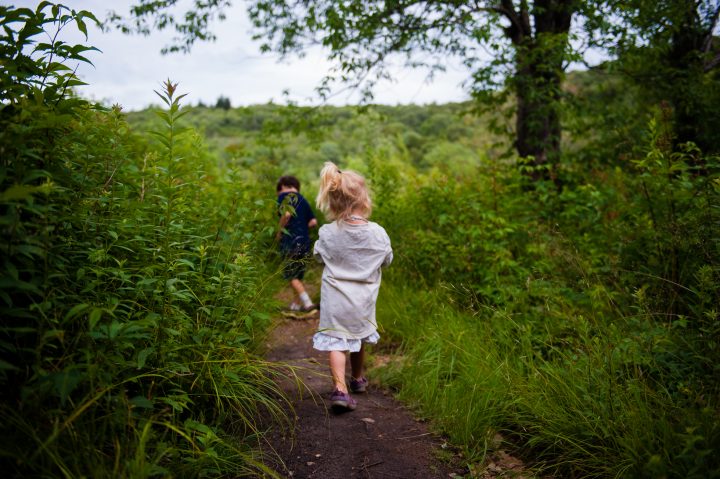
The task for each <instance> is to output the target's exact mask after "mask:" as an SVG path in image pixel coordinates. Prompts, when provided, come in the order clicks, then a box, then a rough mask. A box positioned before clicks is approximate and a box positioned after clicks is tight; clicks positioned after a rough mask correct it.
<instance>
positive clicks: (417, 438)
mask: <svg viewBox="0 0 720 479" xmlns="http://www.w3.org/2000/svg"><path fill="white" fill-rule="evenodd" d="M277 322H278V324H277V327H276V328H275V330H274V331H273V333H272V335H271V337H270V338H269V341H268V352H267V354H266V357H267V359H269V360H271V361H283V362H286V363H288V364H290V365H292V366H296V367H298V368H300V369H299V370H298V371H299V374H298V375H299V376H300V377H301V378H302V380H303V381H304V382H305V384H306V385H307V388H308V389H307V390H303V391H301V392H299V391H298V388H297V385H296V384H295V383H294V382H292V381H290V380H287V381H285V382H284V383H283V384H281V386H282V387H283V389H284V390H285V391H286V392H287V393H288V395H289V396H290V397H291V398H292V399H293V407H294V409H295V411H294V412H295V416H296V424H295V428H294V430H293V431H287V430H285V431H283V430H278V428H275V429H274V430H272V431H270V434H269V444H270V445H271V446H272V448H273V449H274V450H275V451H276V452H277V453H278V455H279V456H280V458H282V461H283V463H284V464H278V465H276V470H277V471H278V472H279V473H280V474H281V475H282V476H284V477H294V478H315V479H344V478H364V479H367V478H379V479H380V478H391V479H397V478H403V479H414V478H441V477H442V478H448V477H458V476H460V477H461V476H462V475H463V471H462V470H459V469H457V468H453V467H451V466H450V465H448V464H447V463H446V462H443V461H441V460H440V459H439V457H438V456H439V454H441V453H443V452H446V451H444V450H443V449H442V447H441V445H442V444H443V441H442V439H441V438H438V437H436V436H434V435H433V434H431V433H430V432H428V429H427V427H426V425H425V424H423V423H421V422H418V421H416V420H415V419H414V418H413V416H412V415H411V414H410V413H409V412H408V411H407V410H405V409H403V407H402V406H401V405H400V404H399V403H398V402H397V401H395V400H394V399H393V398H392V397H391V396H390V395H389V394H387V393H386V392H384V391H382V390H379V389H378V388H377V387H374V385H373V381H372V376H370V387H369V388H368V392H367V393H366V394H356V395H355V396H354V397H355V398H356V399H357V401H358V407H357V409H356V410H355V411H352V412H346V413H342V414H336V413H334V412H332V410H330V409H329V407H328V403H329V402H328V396H329V395H330V392H331V390H332V384H331V381H330V377H329V371H328V367H327V357H326V355H325V354H324V353H319V352H317V351H315V350H314V349H312V335H313V334H314V333H315V331H317V323H318V319H317V317H315V318H311V319H305V320H291V319H278V320H277ZM348 363H349V361H348ZM348 375H349V370H348ZM446 455H450V454H447V453H446Z"/></svg>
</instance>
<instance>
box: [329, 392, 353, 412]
mask: <svg viewBox="0 0 720 479" xmlns="http://www.w3.org/2000/svg"><path fill="white" fill-rule="evenodd" d="M330 405H331V406H332V407H333V408H335V409H346V410H348V411H354V410H355V408H356V407H357V401H356V400H354V399H353V398H351V397H350V395H349V394H346V393H344V392H342V391H340V390H339V389H336V390H334V391H333V392H332V394H331V395H330Z"/></svg>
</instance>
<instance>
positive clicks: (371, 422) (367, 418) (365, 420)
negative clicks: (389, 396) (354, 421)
mask: <svg viewBox="0 0 720 479" xmlns="http://www.w3.org/2000/svg"><path fill="white" fill-rule="evenodd" d="M360 420H361V421H363V422H366V423H368V424H375V419H372V418H369V417H364V418H362V419H360Z"/></svg>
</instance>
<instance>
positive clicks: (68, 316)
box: [63, 303, 90, 321]
mask: <svg viewBox="0 0 720 479" xmlns="http://www.w3.org/2000/svg"><path fill="white" fill-rule="evenodd" d="M89 307H90V305H89V304H87V303H80V304H76V305H75V306H73V307H72V308H70V311H68V312H67V313H66V314H65V317H64V318H63V321H67V320H68V319H72V318H74V317H76V316H77V315H79V314H80V313H82V312H83V311H85V310H86V309H88V308H89Z"/></svg>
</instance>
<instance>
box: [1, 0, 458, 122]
mask: <svg viewBox="0 0 720 479" xmlns="http://www.w3.org/2000/svg"><path fill="white" fill-rule="evenodd" d="M0 3H1V4H4V5H9V4H12V5H15V6H18V7H19V6H24V7H32V8H35V7H36V6H37V5H38V4H39V2H38V1H27V0H19V1H5V0H0ZM60 3H62V4H64V5H67V6H68V7H70V8H73V9H76V10H81V9H84V10H89V11H91V12H93V13H94V14H95V15H96V16H97V17H98V19H101V20H102V19H104V18H105V17H106V15H107V12H108V10H109V8H112V9H114V10H115V11H116V12H118V13H126V12H127V10H128V5H130V4H132V3H133V2H132V1H131V0H114V1H112V2H108V1H102V0H85V1H82V0H65V1H62V2H60ZM245 5H246V4H245V2H243V1H241V0H237V1H235V2H234V5H233V7H232V8H230V9H228V10H227V11H226V14H227V18H226V20H224V21H216V22H215V24H214V25H213V28H212V29H213V32H214V33H215V34H216V35H217V40H216V41H215V42H210V43H199V44H197V45H196V46H195V47H194V48H193V50H192V52H191V53H190V54H182V53H173V54H168V55H161V54H160V50H161V49H162V47H163V46H164V45H166V44H167V43H168V41H169V40H170V39H171V38H172V36H173V35H174V32H171V31H165V32H160V33H155V34H153V35H151V36H148V37H145V36H139V35H124V34H122V33H120V32H117V31H112V32H109V33H103V32H101V31H100V30H98V29H96V28H92V29H89V31H88V33H89V40H88V41H87V43H88V44H89V45H93V46H95V47H97V48H99V49H100V50H102V53H99V52H91V53H90V54H89V55H88V56H89V58H90V59H91V60H92V62H93V63H94V65H95V66H94V67H93V66H91V65H85V64H81V65H80V67H79V69H78V74H79V76H80V77H81V78H82V79H83V80H84V81H85V82H87V83H89V85H88V86H84V87H80V88H79V92H80V94H81V95H83V96H86V97H89V98H92V99H95V100H99V101H103V102H105V103H108V104H113V103H119V104H120V105H122V106H123V109H125V110H135V109H141V108H144V107H145V106H147V105H149V104H157V103H159V100H158V98H157V97H156V95H155V94H154V93H153V90H155V89H158V88H159V87H160V83H161V82H162V81H163V80H165V79H166V78H170V79H171V80H172V81H173V82H177V83H178V84H179V87H178V88H179V90H180V92H181V93H188V96H187V97H186V101H188V102H189V103H191V104H196V103H197V102H198V101H202V102H204V103H206V104H214V103H215V101H216V100H217V98H218V97H219V96H220V95H223V96H226V97H228V98H230V100H231V103H232V105H233V106H241V105H250V104H258V103H267V102H269V101H275V102H276V103H285V98H284V97H283V91H284V90H289V92H290V98H291V99H292V100H293V101H296V102H298V103H301V104H317V103H319V99H318V97H317V95H316V94H315V93H314V88H315V87H316V86H317V85H318V84H319V81H320V79H321V78H322V76H323V74H324V73H326V72H327V71H328V69H329V68H330V67H331V64H330V63H328V62H327V61H325V59H324V56H323V52H322V51H320V50H315V51H310V52H309V53H308V55H307V56H306V57H305V58H303V59H297V58H291V59H288V60H284V61H282V62H281V61H280V59H279V58H278V56H277V55H264V54H261V53H260V52H259V44H258V43H257V42H254V41H252V40H251V38H250V34H249V30H250V22H249V19H248V18H247V14H246V11H245ZM69 30H74V29H73V28H70V29H69ZM64 39H65V41H68V42H84V38H83V36H82V34H79V33H78V32H76V31H75V32H72V31H68V32H67V34H65V36H64ZM70 66H71V67H74V65H70ZM426 76H427V72H424V71H422V70H413V69H403V68H398V69H397V70H396V74H395V81H394V82H393V83H389V82H384V83H382V84H380V85H379V86H378V87H377V88H376V89H375V100H374V102H376V103H386V104H391V105H395V104H398V103H418V104H424V103H432V102H435V103H446V102H454V101H463V100H466V99H467V98H468V94H467V92H466V91H465V90H464V89H463V88H462V86H461V83H462V81H463V80H465V79H467V78H468V76H469V74H468V72H467V71H466V70H465V69H464V68H463V67H462V66H460V65H459V63H456V64H454V65H452V64H451V65H449V66H448V69H447V72H446V73H440V74H436V76H435V78H434V80H433V81H432V82H431V83H428V82H427V81H426V79H427V78H426ZM358 101H359V95H358V93H357V92H355V93H353V92H347V91H346V92H344V93H340V94H338V95H336V96H334V97H333V98H332V99H330V100H329V103H331V104H336V105H344V104H353V103H357V102H358Z"/></svg>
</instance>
